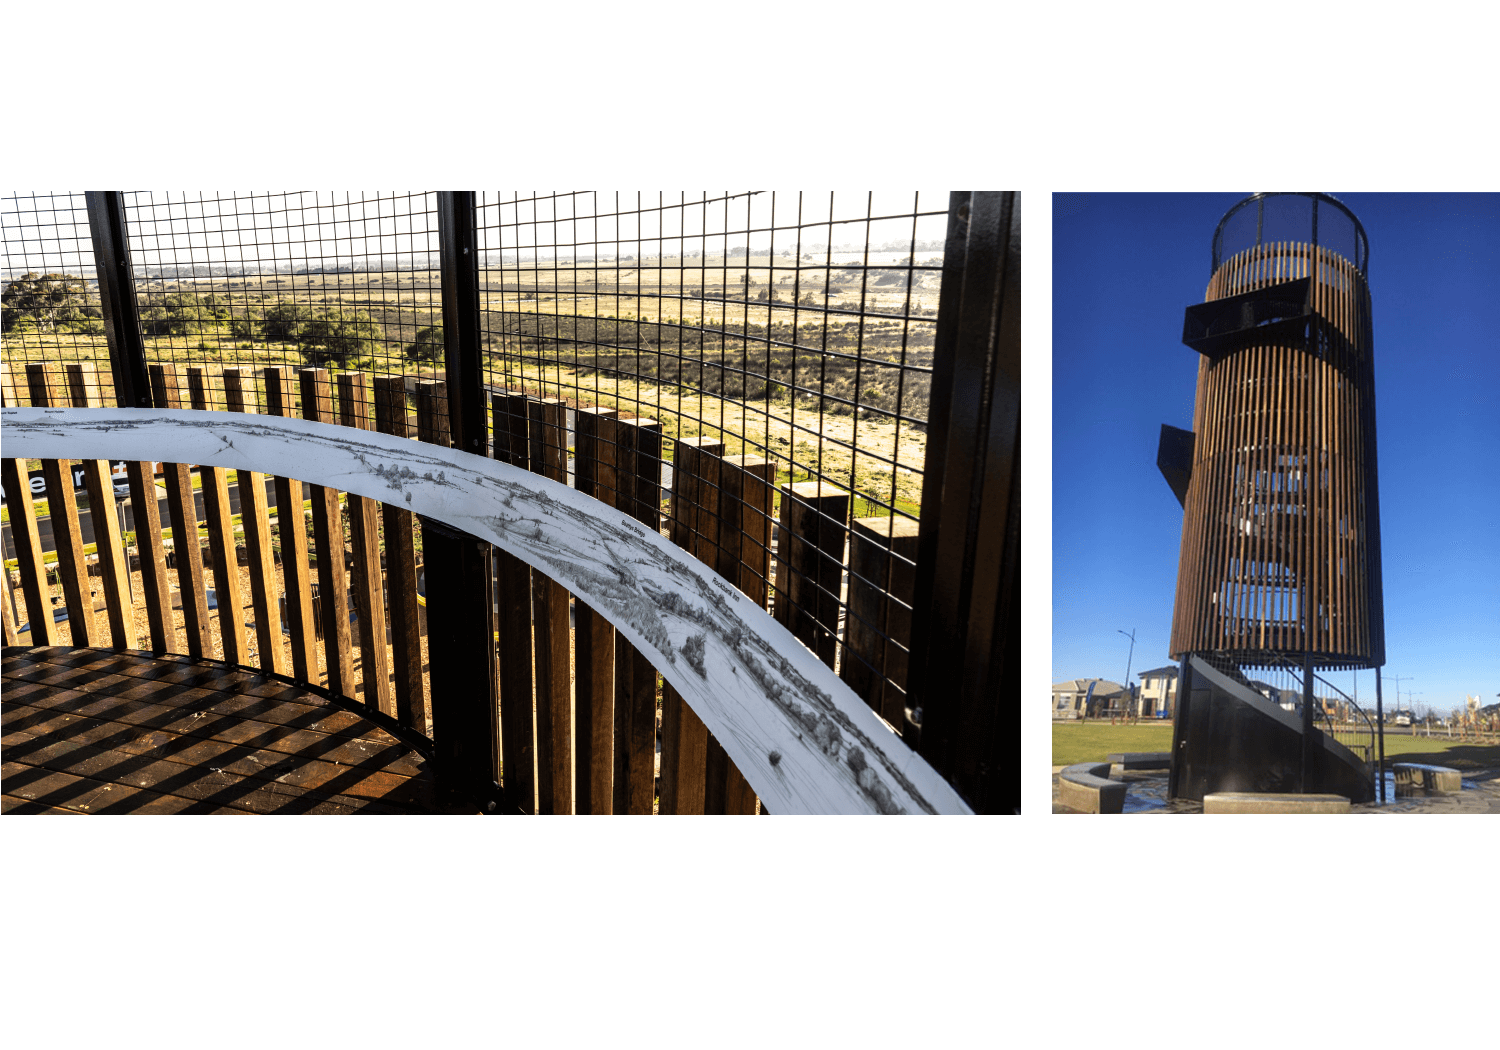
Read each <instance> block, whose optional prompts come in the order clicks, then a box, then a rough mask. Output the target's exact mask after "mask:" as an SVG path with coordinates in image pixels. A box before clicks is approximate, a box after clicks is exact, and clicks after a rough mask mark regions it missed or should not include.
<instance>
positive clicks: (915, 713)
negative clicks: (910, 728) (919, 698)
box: [906, 707, 922, 726]
mask: <svg viewBox="0 0 1500 1050" xmlns="http://www.w3.org/2000/svg"><path fill="white" fill-rule="evenodd" d="M906 720H907V721H908V722H910V723H911V724H912V725H914V726H919V725H921V724H922V709H921V708H920V707H908V708H907V709H906Z"/></svg>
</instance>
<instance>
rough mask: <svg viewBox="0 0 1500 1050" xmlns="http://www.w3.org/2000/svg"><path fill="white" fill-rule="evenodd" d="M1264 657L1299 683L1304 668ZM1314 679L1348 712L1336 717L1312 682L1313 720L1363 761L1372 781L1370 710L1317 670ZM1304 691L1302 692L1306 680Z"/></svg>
mask: <svg viewBox="0 0 1500 1050" xmlns="http://www.w3.org/2000/svg"><path fill="white" fill-rule="evenodd" d="M1267 658H1268V659H1267V662H1268V664H1271V665H1274V666H1276V667H1278V668H1280V669H1282V670H1284V671H1287V672H1288V673H1289V674H1291V675H1292V677H1293V678H1294V679H1295V680H1296V681H1298V682H1299V683H1300V682H1303V678H1302V675H1303V671H1304V668H1302V667H1301V666H1299V665H1297V664H1294V663H1292V662H1291V661H1290V660H1286V659H1284V658H1282V657H1280V656H1276V655H1275V654H1267ZM1313 681H1314V682H1315V683H1319V684H1321V685H1322V686H1323V688H1324V689H1326V690H1328V691H1329V692H1330V693H1333V694H1335V695H1334V699H1336V700H1339V701H1341V702H1342V703H1343V705H1344V709H1345V710H1346V711H1348V712H1349V718H1348V719H1347V720H1346V721H1344V722H1337V721H1335V720H1334V718H1333V716H1332V715H1331V714H1329V712H1328V710H1327V709H1326V708H1325V707H1324V705H1323V704H1321V703H1318V702H1317V697H1316V693H1317V688H1316V686H1315V687H1314V690H1313V692H1314V703H1313V723H1314V724H1315V725H1316V726H1318V728H1319V729H1321V730H1323V732H1325V733H1327V734H1328V735H1329V736H1331V737H1332V738H1333V739H1334V740H1335V741H1337V742H1338V743H1340V744H1342V745H1343V746H1344V747H1346V748H1348V749H1349V750H1350V751H1351V752H1353V753H1354V754H1355V755H1357V756H1359V757H1360V758H1361V759H1362V760H1363V761H1364V763H1365V767H1366V768H1367V769H1368V770H1369V773H1370V781H1371V783H1372V784H1373V783H1374V782H1375V775H1376V767H1377V766H1378V764H1379V763H1378V761H1377V759H1376V750H1375V722H1374V720H1373V719H1371V718H1370V716H1369V714H1368V713H1367V712H1366V711H1365V710H1364V709H1363V708H1362V707H1360V706H1359V704H1358V703H1356V702H1355V700H1354V699H1353V698H1352V697H1350V696H1349V694H1347V693H1345V692H1344V691H1343V690H1342V689H1340V688H1339V687H1338V686H1336V685H1334V684H1333V683H1332V682H1330V681H1328V680H1327V679H1326V678H1324V677H1323V676H1322V675H1320V674H1318V673H1317V672H1316V671H1315V672H1313ZM1303 692H1304V693H1305V683H1304V686H1303Z"/></svg>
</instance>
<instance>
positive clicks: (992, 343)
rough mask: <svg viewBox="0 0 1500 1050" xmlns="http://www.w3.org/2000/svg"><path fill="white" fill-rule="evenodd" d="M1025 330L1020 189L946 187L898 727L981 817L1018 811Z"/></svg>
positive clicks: (1019, 780)
mask: <svg viewBox="0 0 1500 1050" xmlns="http://www.w3.org/2000/svg"><path fill="white" fill-rule="evenodd" d="M1020 326H1021V209H1020V195H1019V194H1017V193H992V192H983V193H980V192H974V193H970V192H957V193H954V194H953V195H952V197H951V198H950V199H949V217H948V237H947V243H946V252H945V256H944V261H943V289H942V295H941V298H940V300H939V305H938V321H937V331H936V333H935V342H934V359H933V377H932V398H931V407H930V410H929V415H928V440H927V460H926V465H925V473H924V481H923V485H924V496H923V507H922V519H921V526H920V530H919V532H918V539H917V545H918V553H917V573H916V577H917V583H916V593H915V596H914V600H913V615H912V621H913V622H912V645H911V669H910V673H909V676H908V679H907V680H908V682H909V683H911V689H910V692H909V693H908V695H907V712H906V722H905V727H904V730H903V735H904V736H905V737H906V738H907V740H908V742H911V743H912V744H913V745H914V746H915V747H917V749H918V750H919V752H920V753H921V754H922V755H923V757H925V758H926V759H927V760H928V761H929V762H930V763H932V765H933V766H934V767H935V768H936V769H937V770H938V771H939V772H941V773H942V774H943V776H945V777H946V778H947V779H948V780H949V782H950V783H952V784H953V785H954V787H955V788H957V790H958V791H959V793H960V794H962V795H963V796H964V798H965V799H967V800H968V801H969V803H970V805H972V806H973V807H974V808H975V809H976V810H977V811H979V812H982V813H1011V812H1015V811H1017V810H1018V809H1019V808H1020V782H1021V778H1020V769H1021V762H1020V719H1019V697H1020V695H1021V691H1020V564H1019V563H1020V531H1021V515H1020V508H1021V499H1020V478H1021V470H1020V467H1021V464H1020V442H1021V387H1020V379H1021V327H1020ZM1002 697H1004V698H1005V699H1004V700H1003V701H1002V699H1001V698H1002ZM1002 704H1003V706H1004V711H1003V712H1002V710H1001V708H1002Z"/></svg>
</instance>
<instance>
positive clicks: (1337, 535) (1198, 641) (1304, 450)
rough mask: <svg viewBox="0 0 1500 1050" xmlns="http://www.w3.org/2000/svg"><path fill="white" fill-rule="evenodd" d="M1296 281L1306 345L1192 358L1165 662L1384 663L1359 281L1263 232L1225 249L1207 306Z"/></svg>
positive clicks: (1364, 289) (1325, 258)
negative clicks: (1244, 245)
mask: <svg viewBox="0 0 1500 1050" xmlns="http://www.w3.org/2000/svg"><path fill="white" fill-rule="evenodd" d="M1304 277H1310V278H1311V279H1312V305H1313V309H1314V314H1315V320H1316V323H1315V324H1313V325H1312V326H1311V333H1312V337H1311V339H1310V341H1309V345H1307V346H1305V347H1304V346H1301V345H1290V344H1287V343H1285V342H1281V343H1267V344H1265V345H1250V346H1246V347H1242V348H1240V349H1237V350H1234V351H1232V352H1230V353H1227V354H1225V355H1223V356H1222V357H1219V358H1210V357H1204V358H1203V359H1202V360H1201V361H1200V363H1199V370H1198V389H1197V397H1196V402H1195V406H1194V412H1193V414H1194V422H1193V427H1194V430H1195V431H1196V433H1197V441H1196V444H1195V451H1194V466H1193V481H1192V483H1191V484H1190V487H1189V492H1188V499H1187V502H1186V507H1185V515H1184V523H1183V544H1182V555H1181V563H1180V565H1179V571H1178V588H1177V597H1176V603H1175V613H1174V618H1173V632H1172V645H1171V650H1172V654H1173V657H1174V659H1178V658H1181V656H1182V654H1184V653H1187V652H1196V651H1203V650H1222V651H1227V652H1229V653H1230V654H1231V655H1233V656H1234V657H1235V658H1236V659H1238V660H1239V661H1240V662H1242V663H1253V662H1254V660H1255V658H1256V656H1257V654H1264V653H1301V652H1310V653H1312V654H1313V658H1314V662H1315V664H1316V665H1317V666H1321V667H1355V666H1359V667H1369V666H1373V665H1376V664H1379V663H1382V662H1383V661H1384V633H1385V632H1384V623H1383V613H1382V609H1381V606H1380V597H1381V596H1380V593H1379V589H1380V582H1379V581H1380V568H1379V550H1380V525H1379V512H1378V507H1377V492H1376V480H1375V478H1376V474H1375V471H1376V464H1375V456H1374V449H1375V444H1374V404H1375V402H1374V373H1373V362H1372V339H1371V326H1370V322H1369V289H1368V286H1367V285H1366V283H1365V278H1364V275H1363V274H1362V273H1360V272H1359V271H1358V270H1357V269H1356V268H1355V267H1354V266H1353V265H1352V264H1351V263H1350V262H1349V261H1348V260H1346V259H1344V258H1342V257H1340V256H1339V255H1337V254H1335V253H1333V252H1330V251H1328V250H1327V249H1324V248H1320V247H1314V246H1311V245H1308V244H1305V243H1299V242H1273V243H1267V244H1263V245H1259V246H1257V247H1254V248H1250V249H1247V250H1246V251H1243V252H1240V253H1239V254H1237V255H1235V256H1233V257H1231V258H1229V259H1227V260H1225V261H1224V262H1223V264H1222V265H1221V266H1220V267H1219V269H1218V271H1217V272H1216V273H1215V274H1214V275H1213V278H1212V279H1211V280H1210V282H1209V286H1208V291H1207V294H1206V296H1205V299H1206V300H1207V301H1212V300H1215V299H1221V298H1225V297H1228V296H1232V295H1238V294H1241V293H1244V292H1250V291H1254V290H1256V289H1259V288H1263V287H1266V286H1268V285H1272V284H1276V283H1279V282H1283V281H1289V280H1296V279H1299V278H1304Z"/></svg>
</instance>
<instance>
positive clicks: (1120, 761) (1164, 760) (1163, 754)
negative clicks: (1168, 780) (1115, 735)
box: [1109, 751, 1172, 770]
mask: <svg viewBox="0 0 1500 1050" xmlns="http://www.w3.org/2000/svg"><path fill="white" fill-rule="evenodd" d="M1109 760H1110V761H1111V762H1113V763H1114V764H1115V765H1117V766H1119V767H1120V768H1121V769H1124V770H1137V769H1171V768H1172V752H1170V751H1122V752H1120V753H1119V754H1115V755H1110V756H1109Z"/></svg>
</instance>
